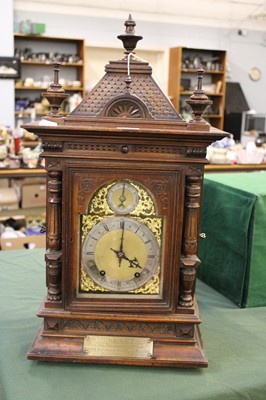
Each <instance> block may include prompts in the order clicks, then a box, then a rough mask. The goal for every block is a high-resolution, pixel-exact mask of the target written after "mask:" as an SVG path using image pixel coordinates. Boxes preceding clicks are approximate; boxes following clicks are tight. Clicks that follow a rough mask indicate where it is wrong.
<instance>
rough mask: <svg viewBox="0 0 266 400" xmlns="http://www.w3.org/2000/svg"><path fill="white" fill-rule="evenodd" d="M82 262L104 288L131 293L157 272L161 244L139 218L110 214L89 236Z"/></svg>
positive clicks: (94, 279)
mask: <svg viewBox="0 0 266 400" xmlns="http://www.w3.org/2000/svg"><path fill="white" fill-rule="evenodd" d="M117 190H120V186H119V189H118V188H117ZM82 262H83V265H84V268H85V270H86V272H87V273H88V275H89V276H90V278H91V279H92V280H93V281H94V282H96V283H97V284H98V285H100V286H101V287H103V288H105V289H108V290H110V291H112V292H128V291H131V290H134V289H137V288H139V287H140V286H142V285H144V284H145V283H146V282H148V281H149V280H150V279H151V278H152V277H153V276H154V274H155V273H156V272H157V270H158V263H159V245H158V242H157V239H156V237H155V236H154V234H153V233H152V231H151V230H150V229H149V228H148V227H147V226H146V225H144V224H143V223H141V222H140V221H138V220H136V219H132V218H128V217H123V216H118V217H110V218H106V219H104V220H103V221H101V222H99V223H98V224H96V225H95V226H94V227H93V228H92V229H91V230H90V232H89V233H88V235H87V236H86V238H85V240H84V243H83V247H82Z"/></svg>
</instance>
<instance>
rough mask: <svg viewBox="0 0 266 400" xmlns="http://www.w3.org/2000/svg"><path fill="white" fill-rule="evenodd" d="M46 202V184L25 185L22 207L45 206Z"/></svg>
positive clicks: (22, 193)
mask: <svg viewBox="0 0 266 400" xmlns="http://www.w3.org/2000/svg"><path fill="white" fill-rule="evenodd" d="M45 204H46V185H23V186H22V191H21V207H22V208H32V207H44V206H45Z"/></svg>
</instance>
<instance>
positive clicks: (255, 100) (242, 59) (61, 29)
mask: <svg viewBox="0 0 266 400" xmlns="http://www.w3.org/2000/svg"><path fill="white" fill-rule="evenodd" d="M62 13H63V9H62ZM14 15H15V20H16V21H20V20H24V19H31V20H32V21H34V22H44V23H45V24H46V34H47V35H51V36H66V37H78V38H85V39H86V45H87V46H101V47H102V46H106V47H121V42H120V41H119V40H118V39H117V38H116V37H117V35H118V34H121V33H123V32H124V29H125V28H124V20H120V19H111V18H99V17H88V16H80V15H68V14H66V15H64V16H62V15H59V14H54V13H52V12H51V13H37V12H35V13H34V12H30V11H27V12H25V11H21V10H18V11H15V14H14ZM127 17H128V15H125V18H124V19H127ZM133 18H134V15H133ZM136 23H137V26H136V32H137V34H140V35H142V36H143V40H142V41H141V42H139V44H138V48H139V49H140V50H141V49H160V50H161V49H168V48H170V47H175V46H187V47H196V48H206V49H220V50H226V51H227V60H228V65H229V68H230V69H231V78H230V80H231V81H233V82H240V84H241V87H242V90H243V92H244V94H245V96H246V98H247V101H248V103H249V106H250V108H252V109H255V110H256V111H257V112H265V113H266V105H265V100H264V97H265V96H264V93H266V62H265V61H266V46H263V45H262V43H263V32H257V31H250V32H248V34H247V36H245V37H242V36H239V35H238V34H237V31H236V30H235V29H234V30H230V29H226V28H220V27H217V28H212V27H200V26H196V27H193V26H188V25H180V24H179V25H177V24H169V23H167V24H166V23H154V22H150V21H143V20H142V21H136ZM264 35H265V34H264ZM103 51H104V50H103ZM121 54H122V52H121ZM136 54H138V52H136ZM107 61H109V59H108V57H106V62H107ZM90 62H93V60H90V59H88V60H87V63H90ZM163 62H164V63H165V59H163ZM254 66H257V67H259V68H260V69H261V71H262V78H261V79H260V81H258V82H253V81H251V80H250V79H249V77H248V72H249V70H250V69H251V68H252V67H254ZM164 67H165V66H164ZM88 70H89V69H88ZM162 71H163V73H164V74H165V75H167V68H164V69H162ZM89 78H90V77H88V79H89ZM165 78H166V77H165ZM165 78H163V81H164V82H163V83H164V84H165V81H166V79H165ZM163 86H165V85H163Z"/></svg>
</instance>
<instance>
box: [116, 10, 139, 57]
mask: <svg viewBox="0 0 266 400" xmlns="http://www.w3.org/2000/svg"><path fill="white" fill-rule="evenodd" d="M124 25H125V27H126V30H125V33H122V35H119V36H117V38H118V39H120V40H122V42H123V46H124V49H125V50H126V51H125V54H129V53H131V52H132V51H133V50H134V49H135V48H136V46H137V43H138V41H139V40H141V39H142V36H138V35H136V33H135V26H136V23H135V21H134V20H133V19H132V16H131V14H129V16H128V19H127V20H126V21H125V23H124Z"/></svg>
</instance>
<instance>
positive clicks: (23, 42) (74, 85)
mask: <svg viewBox="0 0 266 400" xmlns="http://www.w3.org/2000/svg"><path fill="white" fill-rule="evenodd" d="M14 47H15V54H16V55H18V56H20V57H21V78H20V79H19V80H17V81H16V83H15V98H16V99H21V100H22V101H23V100H26V101H30V103H41V94H42V92H44V91H45V90H46V89H47V87H48V86H49V84H50V83H51V82H52V80H53V65H52V62H53V60H54V58H55V57H56V58H57V59H59V60H60V62H61V71H62V72H61V74H60V75H59V77H60V78H61V79H62V78H64V82H63V87H64V89H65V91H66V92H67V93H69V94H70V95H71V94H74V93H79V94H80V96H81V97H82V98H83V97H84V95H85V72H84V71H85V41H84V40H83V39H73V38H71V39H70V38H61V37H52V36H41V35H25V34H20V33H18V34H15V35H14ZM25 55H26V56H25ZM27 78H29V80H28V82H29V83H31V82H33V84H28V83H27ZM44 82H46V84H43V83H44ZM69 83H71V84H69ZM18 108H21V109H23V110H20V109H19V110H18ZM19 111H22V115H23V120H24V119H25V121H24V122H27V121H28V120H29V119H30V115H31V113H30V111H29V110H28V109H27V108H26V107H25V108H24V107H17V109H16V112H15V116H16V118H17V115H18V113H19ZM36 113H37V114H38V115H42V114H45V112H42V111H41V107H40V106H39V107H38V108H36Z"/></svg>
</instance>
